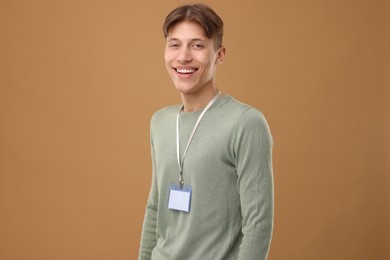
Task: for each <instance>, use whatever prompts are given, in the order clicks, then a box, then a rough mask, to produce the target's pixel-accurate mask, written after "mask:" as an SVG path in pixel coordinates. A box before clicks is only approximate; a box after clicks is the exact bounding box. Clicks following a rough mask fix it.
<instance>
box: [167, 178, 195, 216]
mask: <svg viewBox="0 0 390 260" xmlns="http://www.w3.org/2000/svg"><path fill="white" fill-rule="evenodd" d="M191 193H192V188H191V186H188V185H186V186H184V187H183V188H180V186H179V185H176V184H172V185H171V188H170V189H169V200H168V208H169V209H173V210H179V211H184V212H190V205H191Z"/></svg>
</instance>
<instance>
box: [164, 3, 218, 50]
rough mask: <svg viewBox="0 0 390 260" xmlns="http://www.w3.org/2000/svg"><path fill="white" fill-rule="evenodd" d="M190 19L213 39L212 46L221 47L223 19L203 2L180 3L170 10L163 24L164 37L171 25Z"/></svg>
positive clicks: (166, 35)
mask: <svg viewBox="0 0 390 260" xmlns="http://www.w3.org/2000/svg"><path fill="white" fill-rule="evenodd" d="M184 21H192V22H196V23H198V24H199V25H200V26H201V27H202V28H203V30H204V32H205V35H206V37H207V38H209V39H213V40H214V48H215V49H218V48H220V47H222V37H223V21H222V19H221V18H220V17H219V16H218V14H217V13H216V12H214V10H213V9H211V8H210V7H209V6H207V5H205V4H192V5H182V6H179V7H177V8H175V9H174V10H172V11H171V12H170V13H169V14H168V15H167V17H166V18H165V22H164V25H163V33H164V37H165V38H167V37H168V34H169V30H170V29H171V28H172V26H174V25H176V24H178V23H180V22H184Z"/></svg>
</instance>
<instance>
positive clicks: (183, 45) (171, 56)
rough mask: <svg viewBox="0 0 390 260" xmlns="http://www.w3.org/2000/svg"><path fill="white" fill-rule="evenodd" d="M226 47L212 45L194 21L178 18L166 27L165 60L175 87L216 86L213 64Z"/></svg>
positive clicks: (188, 89) (187, 89) (193, 89)
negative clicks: (179, 20)
mask: <svg viewBox="0 0 390 260" xmlns="http://www.w3.org/2000/svg"><path fill="white" fill-rule="evenodd" d="M224 54H225V48H223V47H221V48H220V49H218V50H215V48H214V40H213V39H209V38H207V37H206V36H205V34H204V30H203V28H202V27H201V26H200V25H199V24H197V23H195V22H189V21H185V22H180V23H178V24H176V25H174V26H172V28H171V29H170V30H169V34H168V36H167V44H166V47H165V64H166V67H167V70H168V73H169V75H170V76H171V78H172V81H173V83H174V85H175V87H176V89H177V90H179V91H180V92H181V93H183V94H193V93H200V92H202V91H205V90H206V91H207V90H210V89H213V88H215V71H216V65H217V64H218V63H220V62H222V60H223V58H224Z"/></svg>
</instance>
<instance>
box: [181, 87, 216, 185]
mask: <svg viewBox="0 0 390 260" xmlns="http://www.w3.org/2000/svg"><path fill="white" fill-rule="evenodd" d="M219 95H221V92H220V91H219V92H218V93H217V94H216V95H215V96H214V98H213V99H212V100H210V102H209V103H208V104H207V106H206V107H205V108H204V109H203V111H202V113H201V114H200V115H199V117H198V120H196V123H195V126H194V128H193V129H192V133H191V135H190V138H189V139H188V142H187V146H186V148H185V150H184V153H183V158H182V159H181V160H180V137H179V136H180V134H179V133H180V131H179V130H180V129H179V117H180V112H181V110H182V109H183V106H182V107H181V108H180V110H179V112H178V113H177V117H176V154H177V163H178V165H179V169H180V173H179V186H180V188H183V186H184V179H183V163H184V159H185V157H186V155H187V151H188V147H190V144H191V142H192V139H193V137H194V135H195V132H196V129H197V128H198V126H199V123H200V121H201V120H202V118H203V116H204V114H205V113H206V112H207V110H209V108H210V107H211V106H212V105H213V104H214V102H215V101H216V100H217V98H218V97H219Z"/></svg>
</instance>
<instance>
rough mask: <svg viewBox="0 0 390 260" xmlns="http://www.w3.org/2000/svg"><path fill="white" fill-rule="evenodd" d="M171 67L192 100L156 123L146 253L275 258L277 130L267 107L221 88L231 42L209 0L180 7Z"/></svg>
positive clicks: (168, 29) (144, 258)
mask: <svg viewBox="0 0 390 260" xmlns="http://www.w3.org/2000/svg"><path fill="white" fill-rule="evenodd" d="M163 32H164V36H165V38H166V47H165V64H166V68H167V71H168V73H169V75H170V77H171V79H172V81H173V84H174V85H175V87H176V89H177V90H178V92H179V93H180V96H181V100H182V104H181V105H175V106H169V107H166V108H163V109H161V110H159V111H157V112H156V113H155V114H154V115H153V117H152V120H151V150H152V152H151V154H152V163H153V175H152V184H151V189H150V193H149V198H148V202H147V207H146V213H145V219H144V224H143V231H142V239H141V246H140V252H139V258H138V259H139V260H150V259H152V260H179V259H180V260H181V259H186V260H233V259H234V260H255V259H256V260H259V259H260V260H265V259H267V256H268V251H269V246H270V242H271V235H272V227H273V177H272V145H273V142H272V137H271V134H270V130H269V127H268V125H267V122H266V120H265V118H264V116H263V114H262V113H261V112H260V111H259V110H257V109H255V108H253V107H251V106H248V105H246V104H244V103H241V102H239V101H237V100H235V99H234V98H233V97H231V96H229V95H227V94H222V93H221V91H220V90H219V89H218V88H217V85H216V80H215V75H216V69H217V66H218V65H219V64H220V63H222V61H223V60H224V58H225V55H226V49H225V47H224V46H223V45H222V36H223V22H222V20H221V18H220V17H219V16H218V15H217V14H216V13H215V12H214V11H213V10H212V9H211V8H209V7H208V6H205V5H202V4H195V5H185V6H180V7H178V8H176V9H174V10H173V11H172V12H171V13H170V14H169V15H168V16H167V17H166V20H165V23H164V26H163Z"/></svg>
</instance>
